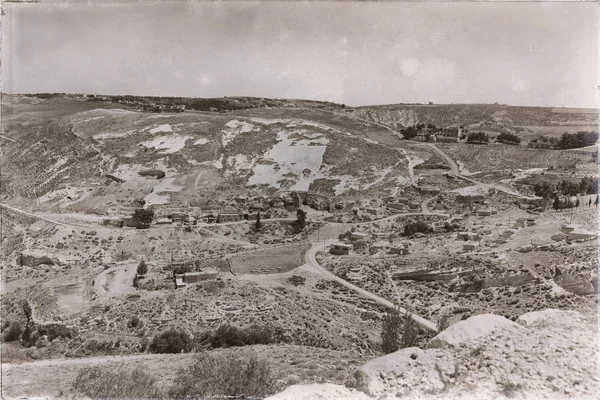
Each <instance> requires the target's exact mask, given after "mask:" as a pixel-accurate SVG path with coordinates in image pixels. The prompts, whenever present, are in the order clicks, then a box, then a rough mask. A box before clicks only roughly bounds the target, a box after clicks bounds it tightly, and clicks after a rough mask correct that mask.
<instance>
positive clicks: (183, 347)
mask: <svg viewBox="0 0 600 400" xmlns="http://www.w3.org/2000/svg"><path fill="white" fill-rule="evenodd" d="M191 345H192V341H191V339H190V336H189V335H188V334H187V333H186V332H185V331H182V330H177V329H169V330H168V331H164V332H163V333H161V334H160V335H156V336H155V337H154V339H152V343H151V344H150V351H151V352H152V353H182V352H188V351H190V349H191V347H192V346H191Z"/></svg>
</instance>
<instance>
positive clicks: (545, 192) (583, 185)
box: [533, 176, 598, 199]
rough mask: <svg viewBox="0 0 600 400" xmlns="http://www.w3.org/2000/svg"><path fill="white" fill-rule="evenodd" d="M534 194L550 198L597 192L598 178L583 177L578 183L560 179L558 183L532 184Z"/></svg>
mask: <svg viewBox="0 0 600 400" xmlns="http://www.w3.org/2000/svg"><path fill="white" fill-rule="evenodd" d="M533 191H534V193H535V195H536V196H540V197H543V198H545V199H550V198H552V197H554V196H556V195H557V194H558V195H563V196H577V195H580V194H582V195H586V194H598V179H596V178H594V177H588V176H586V177H583V178H582V179H581V181H580V182H579V183H577V182H572V181H567V180H562V181H561V182H560V183H559V184H558V185H552V184H550V183H549V182H547V181H544V182H539V183H536V184H535V185H533Z"/></svg>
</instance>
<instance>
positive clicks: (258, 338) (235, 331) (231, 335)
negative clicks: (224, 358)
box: [197, 325, 283, 349]
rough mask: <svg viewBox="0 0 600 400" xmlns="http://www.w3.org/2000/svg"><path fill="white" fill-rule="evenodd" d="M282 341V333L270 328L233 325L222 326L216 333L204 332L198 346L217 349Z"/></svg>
mask: <svg viewBox="0 0 600 400" xmlns="http://www.w3.org/2000/svg"><path fill="white" fill-rule="evenodd" d="M282 341H283V338H282V332H281V331H276V330H275V329H273V328H272V327H269V326H258V325H252V326H250V327H248V328H246V329H240V328H238V327H235V326H232V325H221V326H219V327H218V328H217V329H216V330H214V331H208V332H204V333H203V334H202V335H200V336H199V337H198V339H197V345H198V346H200V347H209V348H213V349H216V348H227V347H240V346H252V345H254V344H271V343H276V342H282Z"/></svg>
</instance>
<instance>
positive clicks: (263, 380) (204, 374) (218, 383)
mask: <svg viewBox="0 0 600 400" xmlns="http://www.w3.org/2000/svg"><path fill="white" fill-rule="evenodd" d="M274 389H275V377H274V375H273V373H272V371H271V368H270V366H269V364H268V363H267V362H266V361H264V360H259V359H257V358H256V357H255V356H252V357H250V358H237V357H230V356H226V355H211V354H207V353H201V354H199V355H198V358H197V359H196V360H195V362H194V364H192V365H191V366H190V367H188V368H182V369H180V370H179V371H178V373H177V378H176V379H175V382H174V383H173V386H172V387H171V389H170V390H169V397H171V398H175V399H181V398H186V399H189V398H209V397H225V396H235V397H236V398H237V397H243V398H249V397H265V396H267V395H269V394H272V393H273V392H274Z"/></svg>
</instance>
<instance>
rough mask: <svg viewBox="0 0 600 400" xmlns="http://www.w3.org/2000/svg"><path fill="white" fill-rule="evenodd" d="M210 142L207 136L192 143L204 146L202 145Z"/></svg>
mask: <svg viewBox="0 0 600 400" xmlns="http://www.w3.org/2000/svg"><path fill="white" fill-rule="evenodd" d="M208 142H209V140H208V139H205V138H200V139H198V140H196V141H195V142H194V143H192V144H193V145H194V146H198V145H200V146H202V145H205V144H207V143H208Z"/></svg>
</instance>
